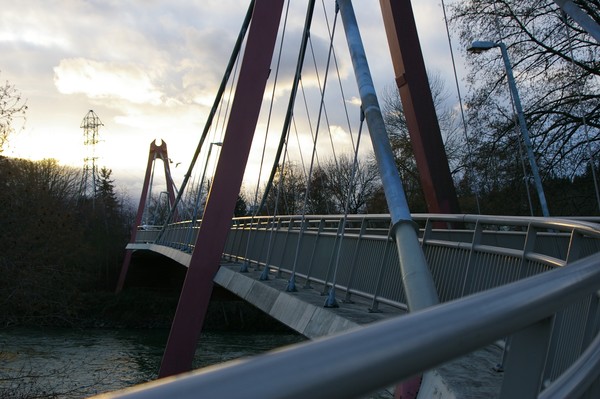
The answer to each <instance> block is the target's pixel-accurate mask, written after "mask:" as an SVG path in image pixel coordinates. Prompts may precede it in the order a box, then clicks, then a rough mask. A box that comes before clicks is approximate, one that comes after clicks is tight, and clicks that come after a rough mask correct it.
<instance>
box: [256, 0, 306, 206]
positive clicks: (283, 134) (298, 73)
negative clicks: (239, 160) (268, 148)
mask: <svg viewBox="0 0 600 399" xmlns="http://www.w3.org/2000/svg"><path fill="white" fill-rule="evenodd" d="M314 4H315V0H310V1H309V2H308V5H307V10H306V18H305V21H304V29H303V31H302V40H301V43H300V48H299V51H298V60H297V62H296V71H295V73H294V79H293V82H292V87H291V90H290V97H289V101H288V106H287V111H286V114H285V120H284V122H283V128H282V129H281V135H280V138H279V144H278V145H277V150H276V151H275V157H274V159H273V165H272V167H271V173H270V175H269V178H268V179H267V184H266V185H265V190H264V192H263V196H262V199H261V201H260V205H259V206H258V207H257V208H256V209H255V210H254V212H253V214H254V215H257V214H259V213H260V212H261V210H262V209H263V208H264V207H265V205H266V202H267V197H268V195H269V191H270V190H271V186H272V185H273V180H274V179H275V174H276V173H277V168H278V165H279V160H280V158H281V152H282V151H283V146H284V143H285V140H286V135H287V131H288V130H289V125H290V123H291V120H292V116H293V109H294V104H295V101H296V95H297V92H298V85H299V84H301V74H302V67H303V65H304V58H305V54H306V46H307V43H308V38H309V36H310V26H311V23H312V17H313V10H314Z"/></svg>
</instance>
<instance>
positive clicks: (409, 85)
mask: <svg viewBox="0 0 600 399" xmlns="http://www.w3.org/2000/svg"><path fill="white" fill-rule="evenodd" d="M380 5H381V13H382V15H383V22H384V26H385V31H386V34H387V39H388V45H389V47H390V53H391V56H392V63H393V65H394V73H395V75H396V84H397V85H398V90H399V92H400V99H401V100H402V107H403V108H404V115H405V117H406V125H407V126H408V133H409V135H410V141H411V144H412V148H413V153H414V155H415V160H416V162H417V169H418V170H419V175H420V177H421V186H422V187H423V194H424V195H425V201H426V202H427V209H428V212H430V213H460V210H459V206H458V200H457V198H456V191H455V189H454V182H453V181H452V176H451V174H450V167H449V166H448V158H447V157H446V151H445V150H444V142H443V141H442V135H441V133H440V127H439V124H438V119H437V116H436V113H435V107H434V104H433V98H432V95H431V89H430V88H429V81H428V79H427V71H426V70H425V63H424V61H423V54H422V52H421V47H420V44H419V37H418V35H417V27H416V25H415V19H414V15H413V11H412V7H411V4H410V0H380Z"/></svg>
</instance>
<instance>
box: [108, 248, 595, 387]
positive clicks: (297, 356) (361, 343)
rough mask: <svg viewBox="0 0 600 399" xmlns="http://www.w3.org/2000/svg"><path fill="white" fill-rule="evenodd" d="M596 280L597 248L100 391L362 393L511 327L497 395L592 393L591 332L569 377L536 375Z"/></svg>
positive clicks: (433, 364) (493, 338) (489, 340)
mask: <svg viewBox="0 0 600 399" xmlns="http://www.w3.org/2000/svg"><path fill="white" fill-rule="evenodd" d="M598 287H600V255H593V256H590V257H587V258H585V259H582V260H579V261H576V262H574V263H573V264H572V265H570V266H569V267H564V268H557V269H556V270H552V271H550V272H548V273H542V274H539V275H536V276H532V277H529V278H526V279H523V280H520V281H517V282H514V283H511V284H507V285H504V286H501V287H496V288H493V289H490V290H487V291H483V292H479V293H477V294H474V295H470V296H467V297H465V298H461V299H456V300H453V301H450V302H446V303H443V304H440V305H436V306H434V307H431V308H428V309H425V310H422V311H417V312H415V313H411V314H409V315H406V316H402V317H397V318H393V319H389V320H387V321H383V322H379V323H374V324H371V325H368V326H365V327H363V328H360V329H357V330H354V331H350V332H347V333H343V334H340V335H336V336H332V337H327V338H324V339H319V340H315V341H311V342H308V343H304V344H299V345H296V346H293V347H289V348H287V349H285V350H278V351H276V352H271V353H268V354H265V355H261V356H258V357H255V358H250V359H246V360H243V361H234V362H231V363H226V364H221V365H218V366H217V367H213V368H207V369H202V370H198V371H195V372H192V373H190V374H187V375H183V376H177V377H173V378H166V379H163V380H159V381H155V382H151V383H148V384H145V385H141V386H138V387H135V388H133V389H130V390H126V391H122V392H117V393H113V394H108V395H104V396H103V397H104V398H123V399H125V398H127V399H134V398H148V399H152V398H166V397H177V398H180V399H186V398H195V397H198V395H201V396H202V397H207V398H208V397H210V398H212V397H214V398H238V397H240V398H241V397H244V398H246V397H252V398H265V399H269V398H307V397H310V398H328V399H331V398H348V397H364V396H365V395H368V394H369V393H371V392H373V391H375V390H377V389H381V388H383V387H386V386H390V385H392V384H394V383H397V382H399V381H402V380H404V379H406V378H409V377H411V376H413V375H418V374H419V373H423V372H425V371H427V370H430V369H432V368H435V367H436V366H438V365H440V364H442V363H445V362H447V361H449V360H451V359H453V358H456V357H459V356H461V355H464V354H467V353H470V352H472V351H474V350H477V349H478V348H481V347H484V346H486V345H488V344H490V343H493V342H494V341H496V340H498V339H500V338H502V337H504V336H507V335H511V334H512V343H511V348H512V349H511V350H510V351H509V352H508V356H507V367H506V372H505V374H504V378H503V384H502V388H501V392H500V395H499V397H500V398H514V397H519V398H536V397H539V398H544V399H548V398H559V397H560V398H564V397H580V396H581V395H589V397H598V396H597V395H598V394H599V393H600V392H599V387H598V382H597V378H598V373H599V370H600V356H598V353H599V352H600V341H599V339H598V338H596V339H594V340H593V342H592V343H591V345H589V346H588V348H587V350H585V352H584V353H583V354H582V355H581V356H579V354H578V359H577V360H576V361H575V362H574V364H573V366H572V367H571V368H569V369H568V370H567V371H566V372H565V373H564V379H565V380H566V381H563V380H562V379H559V380H557V381H555V382H554V383H546V380H545V378H544V376H543V375H544V367H545V366H544V365H545V362H544V361H545V359H546V357H547V347H548V343H549V341H551V340H552V335H553V331H552V326H553V321H555V320H556V318H557V317H558V314H559V313H560V312H561V309H563V308H564V307H565V306H571V304H573V303H578V302H581V301H582V299H584V298H588V297H590V296H591V297H595V298H597V291H598ZM596 323H597V320H596ZM596 331H597V328H596ZM590 338H591V337H590ZM583 350H584V348H582V351H583ZM540 390H541V391H542V392H541V394H540ZM538 395H539V396H538Z"/></svg>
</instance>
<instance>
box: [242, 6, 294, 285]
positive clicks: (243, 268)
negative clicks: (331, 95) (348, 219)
mask: <svg viewBox="0 0 600 399" xmlns="http://www.w3.org/2000/svg"><path fill="white" fill-rule="evenodd" d="M289 10H290V0H288V2H287V6H286V9H285V16H284V19H283V29H282V33H281V40H280V43H279V54H278V55H277V63H276V67H275V78H274V81H273V90H272V92H271V102H270V104H269V112H268V116H267V126H266V129H265V139H264V141H263V147H262V153H261V156H260V166H259V169H258V179H257V181H256V189H255V190H254V201H253V202H252V204H253V206H254V208H255V209H256V203H257V201H258V190H260V179H261V177H262V168H263V162H264V160H265V152H266V149H267V139H268V137H269V128H270V126H271V116H272V115H273V104H274V103H275V91H276V90H277V82H278V77H279V68H280V67H281V55H282V53H283V43H284V42H285V33H286V31H287V29H286V27H287V22H288V15H289ZM257 213H258V212H253V213H252V219H251V220H250V225H252V224H253V223H254V217H255V216H256V215H257ZM251 238H252V229H250V231H249V233H248V240H247V241H246V251H245V252H244V262H243V264H242V267H241V269H240V270H241V272H242V273H245V272H247V271H248V266H249V263H250V261H249V259H248V252H249V251H250V243H251V242H252V240H251Z"/></svg>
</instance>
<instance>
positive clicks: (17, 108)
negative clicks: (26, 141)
mask: <svg viewBox="0 0 600 399" xmlns="http://www.w3.org/2000/svg"><path fill="white" fill-rule="evenodd" d="M26 111H27V103H26V101H25V100H24V99H23V98H22V97H21V93H20V92H19V91H18V90H17V89H16V88H15V86H13V85H11V84H10V83H9V82H8V81H7V82H5V83H4V86H0V153H2V151H3V150H4V146H5V145H6V143H7V141H8V137H9V136H10V135H11V134H12V133H13V132H14V126H13V124H14V121H15V119H16V118H23V119H24V118H25V112H26Z"/></svg>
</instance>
